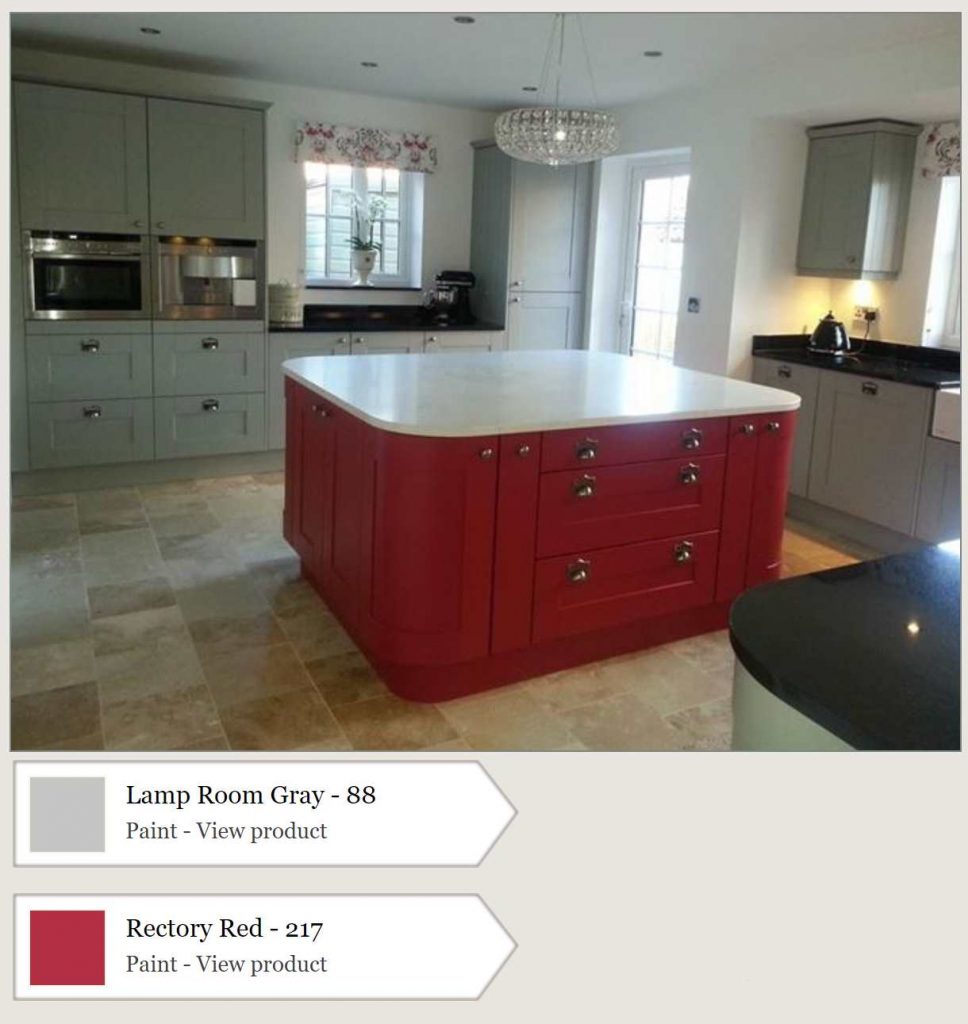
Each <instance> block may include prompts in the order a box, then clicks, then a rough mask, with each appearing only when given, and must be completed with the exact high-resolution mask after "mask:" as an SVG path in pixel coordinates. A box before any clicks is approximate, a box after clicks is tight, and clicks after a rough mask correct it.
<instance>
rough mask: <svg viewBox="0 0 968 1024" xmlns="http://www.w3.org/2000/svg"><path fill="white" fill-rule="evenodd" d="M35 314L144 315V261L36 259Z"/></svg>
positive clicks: (34, 276)
mask: <svg viewBox="0 0 968 1024" xmlns="http://www.w3.org/2000/svg"><path fill="white" fill-rule="evenodd" d="M33 286H34V287H33V305H34V312H35V313H43V312H48V311H50V312H64V313H82V312H104V313H140V312H142V311H143V310H144V303H143V300H142V294H141V289H142V282H141V258H140V257H138V256H134V257H115V258H111V257H90V258H89V257H86V256H85V257H83V258H80V259H77V258H74V259H67V258H64V257H61V256H35V257H34V258H33Z"/></svg>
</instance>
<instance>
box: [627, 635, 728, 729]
mask: <svg viewBox="0 0 968 1024" xmlns="http://www.w3.org/2000/svg"><path fill="white" fill-rule="evenodd" d="M621 671H622V672H623V674H627V676H628V679H629V683H630V685H629V691H630V692H631V693H634V694H635V695H636V696H637V697H639V698H641V699H642V700H643V701H645V702H646V703H647V704H649V705H650V706H651V707H653V708H655V710H656V711H657V712H658V713H659V714H660V715H671V714H673V713H674V712H676V711H682V710H684V709H685V708H691V707H694V706H695V705H696V704H705V703H706V702H707V701H710V700H717V699H718V698H720V697H723V696H725V695H726V694H728V693H729V692H730V687H731V685H732V673H723V672H720V673H718V674H717V675H712V674H710V673H708V672H704V671H703V670H702V669H700V668H698V667H696V666H695V665H693V664H690V663H689V662H688V661H686V659H685V658H682V657H680V656H679V655H678V654H675V653H673V652H672V651H670V650H666V649H664V648H659V649H658V650H653V651H643V652H642V653H641V654H638V655H635V656H634V657H632V658H630V659H628V660H627V661H625V662H624V663H623V664H622V667H621Z"/></svg>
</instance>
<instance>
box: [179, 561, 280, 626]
mask: <svg viewBox="0 0 968 1024" xmlns="http://www.w3.org/2000/svg"><path fill="white" fill-rule="evenodd" d="M176 597H177V599H178V607H179V608H181V610H182V615H184V616H185V621H186V622H198V621H199V620H201V619H214V618H233V617H241V616H251V615H263V614H266V613H268V611H269V606H268V604H267V603H266V599H265V598H264V597H263V596H262V594H260V593H259V591H258V589H257V588H256V586H255V584H253V583H252V581H251V580H250V579H249V577H248V576H247V575H246V574H245V573H244V572H241V571H240V572H238V573H235V574H233V575H231V576H223V577H222V578H221V579H217V580H213V581H202V582H199V583H196V584H194V585H190V586H178V588H177V590H176Z"/></svg>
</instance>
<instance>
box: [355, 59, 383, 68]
mask: <svg viewBox="0 0 968 1024" xmlns="http://www.w3.org/2000/svg"><path fill="white" fill-rule="evenodd" d="M379 66H380V65H379V64H377V62H376V61H375V60H361V61H360V67H361V68H378V67H379Z"/></svg>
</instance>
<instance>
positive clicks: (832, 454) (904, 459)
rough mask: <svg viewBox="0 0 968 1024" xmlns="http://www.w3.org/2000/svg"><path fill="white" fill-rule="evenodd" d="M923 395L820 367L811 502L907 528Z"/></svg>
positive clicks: (921, 439)
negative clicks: (821, 369) (822, 369)
mask: <svg viewBox="0 0 968 1024" xmlns="http://www.w3.org/2000/svg"><path fill="white" fill-rule="evenodd" d="M930 400H931V391H930V389H928V388H920V387H915V386H913V385H909V384H895V383H893V382H891V381H883V380H868V379H866V378H864V377H860V376H855V375H853V374H842V373H837V372H835V371H827V370H824V371H821V376H820V391H819V398H818V401H817V424H816V427H815V429H814V437H813V453H812V455H811V459H810V480H809V486H808V490H807V496H808V497H809V498H810V499H811V501H817V502H819V503H820V504H821V505H829V506H830V507H831V508H836V509H839V510H840V511H842V512H848V513H850V514H851V515H855V516H859V517H860V518H861V519H869V520H870V521H871V522H874V523H879V524H880V525H881V526H886V527H888V528H890V529H892V530H897V531H898V532H900V533H911V532H912V530H913V529H914V515H915V501H916V499H917V493H918V481H919V479H920V476H921V457H922V453H923V451H924V444H925V439H926V436H927V432H928V416H929V408H930Z"/></svg>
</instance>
